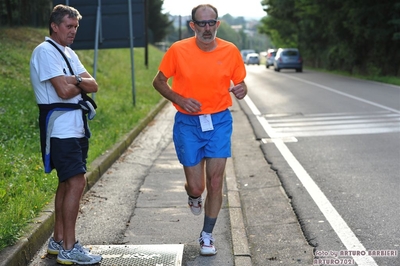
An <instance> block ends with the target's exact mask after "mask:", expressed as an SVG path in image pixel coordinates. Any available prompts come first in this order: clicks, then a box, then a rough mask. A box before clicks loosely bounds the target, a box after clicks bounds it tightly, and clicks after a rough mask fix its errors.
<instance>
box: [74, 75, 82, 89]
mask: <svg viewBox="0 0 400 266" xmlns="http://www.w3.org/2000/svg"><path fill="white" fill-rule="evenodd" d="M75 78H76V82H77V83H76V86H79V84H81V82H82V77H81V76H79V75H75Z"/></svg>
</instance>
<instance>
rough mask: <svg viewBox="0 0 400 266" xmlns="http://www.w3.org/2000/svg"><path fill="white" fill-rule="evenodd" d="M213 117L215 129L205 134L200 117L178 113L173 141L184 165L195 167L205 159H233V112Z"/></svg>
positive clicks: (220, 113)
mask: <svg viewBox="0 0 400 266" xmlns="http://www.w3.org/2000/svg"><path fill="white" fill-rule="evenodd" d="M211 117H212V123H213V126H214V129H213V130H210V131H205V132H203V131H202V129H201V126H200V120H199V116H198V115H187V114H183V113H180V112H177V113H176V115H175V123H174V129H173V139H174V144H175V151H176V155H177V156H178V159H179V162H180V163H181V164H182V165H184V166H188V167H189V166H195V165H197V164H198V163H200V161H201V160H202V159H203V158H228V157H231V136H232V115H231V112H230V111H229V110H228V109H227V110H225V111H222V112H219V113H215V114H212V115H211Z"/></svg>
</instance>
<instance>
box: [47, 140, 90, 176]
mask: <svg viewBox="0 0 400 266" xmlns="http://www.w3.org/2000/svg"><path fill="white" fill-rule="evenodd" d="M88 150H89V140H88V139H87V138H68V139H59V138H51V139H50V156H51V161H52V163H53V164H54V167H55V169H56V170H57V176H58V180H59V181H60V182H64V181H65V180H67V179H68V178H70V177H73V176H76V175H78V174H84V173H86V159H87V154H88Z"/></svg>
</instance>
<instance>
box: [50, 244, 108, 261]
mask: <svg viewBox="0 0 400 266" xmlns="http://www.w3.org/2000/svg"><path fill="white" fill-rule="evenodd" d="M101 260H102V257H101V256H100V255H94V254H90V252H89V251H88V250H87V249H85V248H84V247H82V245H81V244H79V242H76V243H75V245H74V247H73V248H72V249H71V250H65V249H63V248H62V249H60V252H59V253H58V256H57V262H58V263H60V264H64V265H71V264H74V263H76V264H81V265H91V264H96V263H99V262H100V261H101Z"/></svg>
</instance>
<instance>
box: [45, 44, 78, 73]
mask: <svg viewBox="0 0 400 266" xmlns="http://www.w3.org/2000/svg"><path fill="white" fill-rule="evenodd" d="M46 42H48V43H50V44H51V45H53V46H54V47H55V48H56V49H57V50H58V51H59V52H60V54H61V55H62V56H63V57H64V60H65V62H66V63H67V65H68V68H69V72H70V73H71V75H74V71H73V70H72V67H71V64H70V63H69V60H68V59H67V57H66V56H65V54H64V53H63V51H61V50H60V48H58V47H57V45H56V44H55V43H54V42H52V41H50V40H46Z"/></svg>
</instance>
